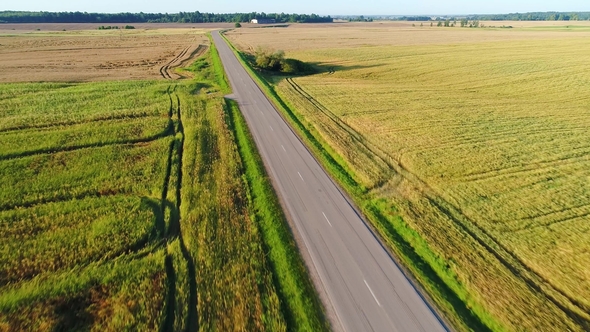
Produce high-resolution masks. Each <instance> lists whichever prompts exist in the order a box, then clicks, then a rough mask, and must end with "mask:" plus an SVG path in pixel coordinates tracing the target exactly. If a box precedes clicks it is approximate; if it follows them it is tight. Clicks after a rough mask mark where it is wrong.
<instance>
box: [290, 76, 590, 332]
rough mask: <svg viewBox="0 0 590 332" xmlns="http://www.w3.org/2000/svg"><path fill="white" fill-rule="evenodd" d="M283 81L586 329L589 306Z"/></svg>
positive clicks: (303, 91) (306, 95)
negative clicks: (528, 263) (533, 267)
mask: <svg viewBox="0 0 590 332" xmlns="http://www.w3.org/2000/svg"><path fill="white" fill-rule="evenodd" d="M287 82H288V83H289V85H290V86H291V87H292V88H293V89H294V90H295V92H296V93H298V94H299V95H300V96H302V97H303V98H304V99H306V100H307V101H308V102H309V103H310V104H311V105H312V106H313V107H314V108H315V109H317V110H318V111H320V112H321V113H323V114H324V115H326V116H327V117H328V118H329V119H331V120H332V121H333V122H334V123H335V124H336V125H337V126H338V127H339V128H341V129H342V130H344V131H345V132H347V133H348V134H349V135H351V136H352V137H353V139H354V140H355V141H357V142H358V143H359V144H361V145H362V146H363V148H365V149H367V151H369V152H371V153H372V154H373V155H374V156H375V157H376V158H377V159H378V160H380V161H383V162H385V164H387V165H388V166H389V167H390V168H391V169H393V170H394V171H395V172H396V173H397V174H399V175H401V176H402V177H403V178H405V179H406V180H408V181H410V183H414V184H415V185H416V187H417V188H419V190H420V191H421V192H422V195H424V197H425V198H426V199H427V200H428V202H429V203H430V204H431V205H432V206H433V207H435V208H436V209H437V210H438V211H440V212H441V213H443V214H444V215H446V216H447V217H448V218H449V219H450V220H452V221H453V223H454V224H455V225H457V226H458V227H459V229H462V230H463V231H465V233H466V234H468V235H469V236H470V237H471V238H472V239H473V240H474V241H475V242H476V243H478V244H479V245H481V246H482V248H483V249H485V251H487V252H488V253H489V254H491V255H492V256H493V257H495V258H496V259H497V260H498V261H499V262H500V263H501V264H502V266H504V267H505V268H506V269H507V270H508V271H510V272H511V273H512V274H513V275H514V276H516V277H517V278H518V279H520V280H522V281H523V282H524V283H525V284H526V285H527V286H528V287H529V288H530V289H531V290H533V291H534V292H535V293H540V294H542V295H543V296H544V297H545V298H546V299H547V300H548V301H549V302H550V303H552V304H553V305H555V306H556V307H557V308H559V309H560V310H561V311H562V312H564V313H565V314H566V315H567V316H568V317H570V318H571V319H572V320H573V321H574V322H576V323H577V324H579V326H580V327H582V328H583V329H590V308H588V307H587V306H585V305H584V304H583V303H581V302H580V301H578V300H576V299H575V298H572V297H571V296H569V295H568V294H567V293H566V292H565V291H563V290H561V289H559V288H558V287H557V286H555V285H553V284H552V283H551V281H550V280H548V279H547V278H544V277H543V276H541V275H539V274H538V273H537V272H535V271H534V270H533V269H532V268H530V267H528V266H527V265H526V264H525V262H524V261H522V259H520V258H519V257H518V256H517V255H516V254H514V253H512V252H511V251H510V250H508V249H507V248H506V247H505V246H504V245H502V244H501V243H500V242H499V241H498V240H497V239H496V238H495V237H494V236H493V235H491V234H490V233H489V232H487V231H486V230H485V229H483V228H481V227H479V226H478V225H477V224H476V223H475V222H474V221H473V220H471V219H470V218H469V217H467V216H465V215H464V214H463V213H462V212H461V210H460V209H459V208H457V207H456V206H454V205H453V204H452V203H450V202H448V201H446V200H445V199H443V198H442V197H441V196H440V195H438V194H437V193H436V191H435V190H434V189H433V188H432V187H431V186H430V185H429V184H428V183H427V182H426V181H424V180H423V179H421V178H420V177H418V176H417V175H416V174H414V173H413V172H411V171H410V170H409V169H408V168H406V167H405V166H404V165H403V164H402V163H401V161H399V160H395V158H393V157H392V156H390V155H389V154H387V153H386V152H384V151H382V150H381V149H379V148H377V147H374V145H373V144H371V143H370V142H368V141H366V140H365V139H364V138H363V136H362V135H361V134H360V133H358V132H356V131H355V130H354V129H353V128H351V127H349V126H348V125H347V124H345V123H344V122H343V121H342V120H341V119H340V118H338V116H336V115H335V114H333V113H332V112H331V111H330V110H328V109H327V108H326V107H325V106H323V105H322V104H321V103H320V102H318V101H317V100H316V99H315V98H313V96H311V95H310V94H309V93H307V92H306V91H305V90H304V89H303V88H302V87H301V86H299V85H298V84H297V83H296V82H294V80H293V79H292V78H288V79H287Z"/></svg>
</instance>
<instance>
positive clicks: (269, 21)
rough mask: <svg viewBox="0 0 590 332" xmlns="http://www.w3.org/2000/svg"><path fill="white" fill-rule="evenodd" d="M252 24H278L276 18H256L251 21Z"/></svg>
mask: <svg viewBox="0 0 590 332" xmlns="http://www.w3.org/2000/svg"><path fill="white" fill-rule="evenodd" d="M250 23H252V24H274V23H277V20H275V19H274V18H255V19H253V20H252V21H250Z"/></svg>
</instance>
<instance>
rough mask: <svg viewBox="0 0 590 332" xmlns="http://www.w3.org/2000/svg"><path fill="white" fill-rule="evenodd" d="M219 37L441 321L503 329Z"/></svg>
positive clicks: (471, 327)
mask: <svg viewBox="0 0 590 332" xmlns="http://www.w3.org/2000/svg"><path fill="white" fill-rule="evenodd" d="M222 37H223V38H224V39H225V40H226V41H227V42H228V44H229V45H230V47H231V48H232V50H233V51H234V53H235V54H236V56H237V57H238V60H239V61H240V62H241V63H242V65H243V66H244V68H246V70H247V71H248V72H249V74H250V76H251V77H252V78H253V79H254V81H255V82H256V83H257V84H258V86H259V87H260V89H261V90H262V91H263V92H264V93H265V94H266V96H267V98H268V99H269V100H270V101H271V102H272V103H273V104H274V105H275V107H276V108H277V109H278V110H279V111H280V112H281V113H282V114H283V116H284V118H285V119H286V121H287V122H289V123H290V125H291V126H292V127H293V128H294V129H295V131H296V132H297V134H298V135H299V136H300V137H301V138H302V139H303V140H304V142H305V143H306V145H307V146H308V147H309V148H310V150H311V151H312V153H313V154H314V156H315V157H316V158H317V159H318V160H319V161H320V163H322V165H323V166H324V168H325V169H326V170H327V171H328V173H329V174H330V175H331V176H332V178H334V179H335V180H336V181H337V182H338V184H339V185H340V186H341V187H342V188H343V189H344V190H345V191H346V192H347V193H348V194H349V195H350V196H351V198H352V200H353V201H354V202H355V203H356V205H357V206H358V207H360V210H361V213H362V214H363V215H364V216H365V217H366V218H367V220H369V222H370V223H371V225H372V226H373V227H375V229H376V230H377V232H378V233H379V235H380V236H381V238H382V239H384V241H385V242H386V243H387V245H388V247H389V248H390V249H391V250H392V251H393V253H394V254H395V255H396V258H397V259H399V260H400V261H401V263H402V264H403V265H404V267H405V268H406V269H407V270H408V271H409V272H410V274H411V275H412V277H414V279H415V280H417V281H418V283H419V284H420V286H421V287H422V288H423V289H424V290H425V291H426V292H427V293H428V295H429V296H430V298H431V299H432V300H433V302H435V304H436V305H437V308H438V309H439V310H440V311H441V312H442V313H444V316H445V318H446V320H447V321H448V322H450V323H451V324H452V325H453V326H454V327H455V328H456V329H458V330H465V331H469V330H474V331H502V330H505V328H504V327H503V326H502V324H500V323H499V322H498V321H497V320H496V319H495V318H494V317H493V316H492V315H491V314H490V313H489V312H487V310H486V309H485V308H483V307H482V306H481V305H480V304H479V303H478V302H477V301H476V300H475V299H473V298H472V297H471V296H470V295H469V293H468V291H467V289H465V288H464V287H463V286H462V285H461V284H460V283H459V282H458V281H457V279H456V277H455V274H454V273H453V272H452V271H451V270H450V269H448V268H447V266H448V265H447V262H446V261H445V260H444V259H443V258H442V257H440V256H438V255H437V254H436V253H435V252H434V251H432V249H431V248H430V246H429V245H428V243H427V241H426V240H424V239H423V238H422V237H421V236H420V234H418V233H417V232H416V231H414V230H413V229H412V228H411V227H410V226H408V224H407V223H406V222H405V221H404V220H403V219H402V218H401V217H399V216H396V217H390V214H391V213H390V212H391V211H390V210H395V208H394V207H392V206H389V204H387V202H383V200H378V199H375V198H374V197H371V195H369V193H368V191H367V190H366V188H364V187H363V186H362V185H360V184H359V183H358V182H357V181H356V180H355V178H356V176H355V174H354V172H353V171H352V170H351V169H350V168H349V167H347V165H346V162H345V161H344V159H342V158H341V157H340V156H339V155H338V153H336V152H335V151H333V149H331V148H330V146H329V145H328V144H326V143H325V142H322V141H320V139H318V137H320V135H318V134H317V133H316V132H315V130H314V129H313V125H308V126H306V125H305V124H304V123H303V122H302V121H301V118H300V116H298V115H297V114H296V113H295V111H294V108H293V107H292V106H291V105H289V103H288V102H286V101H284V100H282V99H281V97H280V96H279V95H278V94H277V92H276V91H275V89H274V87H273V86H271V85H270V84H269V83H268V81H267V80H266V79H265V78H264V77H263V76H262V75H261V74H260V73H259V72H257V71H255V70H254V69H253V68H252V67H251V65H250V63H249V62H248V61H247V57H246V55H244V54H242V53H241V52H239V51H238V50H237V49H236V48H235V47H234V46H233V45H232V44H231V43H230V42H229V40H227V38H225V36H224V35H223V34H222Z"/></svg>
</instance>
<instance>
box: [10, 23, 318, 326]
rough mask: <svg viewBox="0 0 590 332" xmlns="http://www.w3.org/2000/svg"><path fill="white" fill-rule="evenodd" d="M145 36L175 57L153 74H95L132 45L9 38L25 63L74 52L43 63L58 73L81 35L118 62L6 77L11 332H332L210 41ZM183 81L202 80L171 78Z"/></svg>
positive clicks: (193, 35)
mask: <svg viewBox="0 0 590 332" xmlns="http://www.w3.org/2000/svg"><path fill="white" fill-rule="evenodd" d="M101 33H102V31H101ZM107 33H110V32H107ZM124 33H128V32H127V31H125V32H124ZM136 33H137V34H139V36H135V37H134V38H135V39H134V40H135V42H137V43H138V44H137V45H135V46H134V47H136V48H145V47H148V46H147V45H144V44H142V43H144V42H145V41H146V40H151V41H150V42H157V39H158V38H160V37H158V36H160V35H161V36H162V40H169V41H170V42H171V43H172V44H174V45H177V46H176V48H174V47H172V49H174V50H175V51H174V52H170V53H169V54H168V53H167V52H169V51H168V50H167V51H166V52H164V53H161V52H159V51H158V49H157V48H156V49H155V50H152V51H153V53H149V52H146V53H147V54H148V56H152V57H153V58H154V59H155V60H154V62H153V63H152V64H150V65H149V66H147V67H145V68H143V69H141V70H137V68H135V69H134V68H128V67H125V68H126V69H125V70H123V71H121V72H118V69H116V68H115V69H108V70H107V69H105V70H104V71H100V70H99V71H96V72H91V73H85V72H84V71H83V70H81V68H87V66H88V65H89V64H92V63H93V62H94V61H99V60H100V61H106V60H107V58H108V54H111V55H112V53H109V52H111V51H112V50H113V49H115V50H116V49H118V50H120V49H122V48H125V47H126V45H127V44H128V43H133V42H132V41H131V40H127V43H124V42H121V41H120V38H121V36H120V35H118V34H112V35H111V36H110V37H108V36H104V35H101V36H94V35H95V34H98V32H95V31H82V32H70V33H68V34H63V35H60V34H59V33H58V34H56V35H52V34H53V33H47V34H39V35H35V36H31V35H23V36H11V37H0V39H1V38H5V39H2V42H1V43H2V44H4V43H5V42H7V40H8V42H10V43H12V45H21V46H20V47H23V48H21V51H22V52H24V53H26V52H27V51H26V49H27V48H26V47H28V46H26V45H29V44H30V43H37V42H38V43H41V44H42V45H49V46H48V47H49V48H51V49H53V48H54V47H57V46H59V45H61V46H59V47H62V46H63V45H66V44H72V45H74V47H73V48H72V49H71V50H69V51H62V52H54V53H51V52H53V50H52V51H51V52H50V53H49V54H53V55H43V53H44V51H43V47H41V51H40V52H39V53H35V54H37V55H39V54H41V57H45V56H51V57H52V56H54V55H56V54H59V55H57V60H56V61H58V62H59V61H65V60H63V59H70V58H78V56H79V54H78V52H79V49H84V48H85V46H89V45H90V44H85V43H87V41H84V39H92V38H96V39H94V40H95V41H100V43H105V44H100V43H99V44H98V45H99V46H98V48H100V47H103V46H104V45H111V46H113V45H114V46H113V47H112V49H111V50H110V51H109V50H107V51H106V53H107V56H106V58H105V56H104V54H102V56H101V55H100V53H101V51H100V50H99V49H98V48H97V49H94V50H85V51H84V52H87V53H88V54H93V53H94V52H96V53H97V56H96V57H93V56H89V58H88V59H85V60H84V61H82V62H80V65H79V67H77V69H72V70H67V69H66V70H62V69H63V68H61V69H60V70H56V71H47V72H43V71H42V72H41V73H36V74H35V75H45V76H44V77H45V78H44V79H40V80H41V81H46V82H45V83H39V82H31V83H27V82H28V81H30V80H38V78H37V76H27V75H28V74H27V73H26V72H25V71H23V72H22V73H23V75H22V76H20V78H15V79H13V78H11V76H10V75H6V76H3V81H4V82H12V83H3V84H1V85H0V147H1V149H0V180H1V181H2V184H3V185H2V186H1V187H0V230H1V233H0V237H1V240H2V243H3V245H2V247H1V248H0V331H23V330H24V331H52V330H60V331H61V330H64V331H66V330H75V331H79V330H96V331H120V330H138V331H154V330H196V329H200V330H202V331H213V330H218V331H227V330H248V331H264V330H268V331H286V330H290V331H297V330H320V331H321V330H324V329H326V328H327V327H326V326H325V322H324V319H323V317H322V309H321V307H320V304H319V301H318V300H317V298H316V295H315V291H314V290H313V288H312V286H311V282H310V281H309V277H308V276H307V274H306V270H305V267H304V265H303V262H302V260H301V257H300V256H299V255H298V252H297V250H296V248H295V244H294V242H293V239H292V238H291V234H290V232H289V230H288V226H287V224H286V221H285V218H284V216H283V215H282V212H281V211H280V208H279V205H278V201H277V198H276V197H275V196H274V192H273V191H272V189H270V188H271V187H270V185H269V183H268V182H267V179H266V175H265V173H264V171H263V169H262V168H261V165H262V164H261V161H260V160H259V158H258V157H257V155H256V150H255V148H254V146H253V144H252V140H251V138H250V136H249V134H248V132H247V129H246V127H245V125H244V122H243V119H242V118H241V115H240V114H239V112H238V110H237V107H236V106H235V105H234V104H232V103H231V102H228V101H226V100H225V99H224V98H223V95H224V94H226V93H228V92H229V91H228V87H227V83H225V81H224V78H223V72H222V70H221V67H220V63H219V60H218V59H217V58H216V52H215V51H214V49H213V50H210V48H209V41H208V39H207V38H206V36H205V35H204V33H203V32H200V33H198V32H197V31H195V30H191V31H190V33H187V31H186V30H170V31H157V32H153V31H152V32H146V31H140V32H136ZM77 34H80V35H81V36H80V38H78V37H77V36H76V35H77ZM131 34H132V33H130V35H124V36H123V37H124V38H125V37H129V38H131V36H132V35H131ZM144 37H145V38H144ZM108 38H111V39H110V40H109V39H108ZM153 38H155V39H156V40H153ZM109 43H111V44H109ZM23 45H25V46H23ZM56 45H57V46H56ZM198 45H203V46H205V48H203V47H201V48H200V49H199V48H198ZM165 46H166V45H164V46H162V48H164V47H165ZM168 46H170V45H168ZM170 47H171V46H170ZM197 49H199V51H198V52H197ZM11 50H13V51H14V52H16V51H15V50H16V49H15V48H11ZM204 50H210V51H209V52H205V51H204ZM125 56H126V57H127V58H126V60H125V61H131V62H133V61H140V60H138V58H140V57H142V56H144V55H143V54H135V55H132V54H131V53H128V54H127V55H125ZM13 57H14V59H16V58H17V57H18V56H17V55H16V54H14V55H13ZM59 57H62V59H59ZM196 57H198V59H196V60H195V58H196ZM31 58H32V57H31ZM5 59H6V58H4V57H2V61H4V62H2V63H1V64H0V66H2V68H11V62H10V61H8V60H5ZM29 60H30V59H29ZM35 61H36V60H30V62H29V64H32V63H34V62H35ZM12 63H14V62H12ZM167 64H174V66H169V68H167V71H166V72H167V73H168V74H170V76H165V75H162V72H161V71H160V69H161V68H163V67H165V66H166V65H167ZM131 67H133V66H131ZM175 67H182V69H180V68H175ZM13 68H18V69H19V70H20V71H22V70H32V68H31V67H27V66H24V67H19V66H16V65H15V66H14V67H13ZM127 70H130V71H131V72H133V73H136V74H137V76H134V77H140V76H141V75H146V76H148V77H146V78H150V80H146V79H141V80H128V78H129V77H127V74H128V73H129V72H128V71H127ZM143 70H146V71H147V73H143V74H142V73H141V72H142V71H143ZM111 74H112V75H111ZM3 75H4V74H3ZM56 75H58V76H56ZM85 75H87V76H85ZM121 75H123V76H125V77H123V76H121ZM134 75H135V74H134ZM131 76H133V75H131ZM165 77H166V78H167V79H164V78H165ZM181 77H185V78H187V77H190V78H191V79H186V80H177V79H171V78H181ZM108 78H118V79H121V78H125V79H127V80H116V81H110V80H108Z"/></svg>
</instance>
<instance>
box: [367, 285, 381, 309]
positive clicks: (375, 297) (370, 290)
mask: <svg viewBox="0 0 590 332" xmlns="http://www.w3.org/2000/svg"><path fill="white" fill-rule="evenodd" d="M363 281H364V282H365V285H367V288H368V289H369V292H371V295H373V298H374V299H375V302H377V304H378V305H379V306H381V303H379V300H377V296H375V293H373V290H372V289H371V287H369V284H368V283H367V281H366V280H365V279H363Z"/></svg>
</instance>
